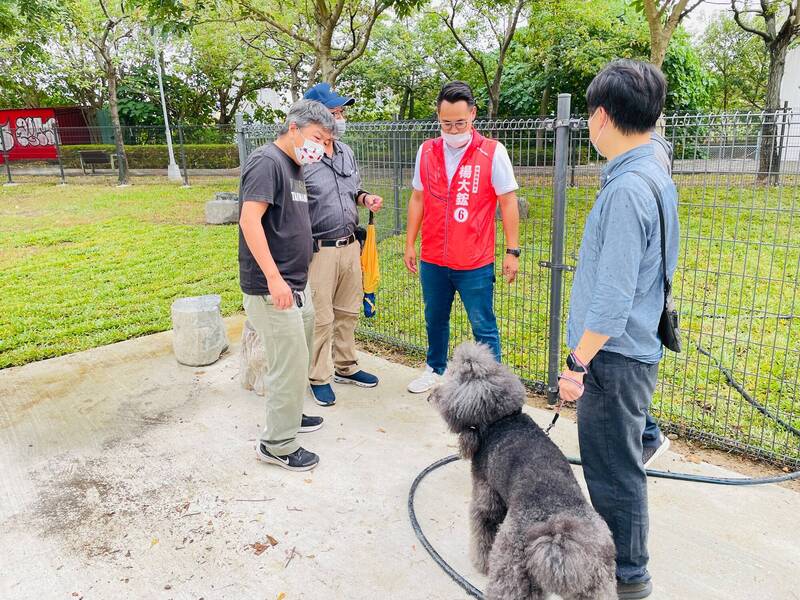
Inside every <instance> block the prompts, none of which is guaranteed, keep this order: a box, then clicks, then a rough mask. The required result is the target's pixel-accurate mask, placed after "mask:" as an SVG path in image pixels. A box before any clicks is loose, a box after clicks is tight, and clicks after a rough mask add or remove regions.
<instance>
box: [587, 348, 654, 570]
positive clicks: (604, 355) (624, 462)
mask: <svg viewBox="0 0 800 600" xmlns="http://www.w3.org/2000/svg"><path fill="white" fill-rule="evenodd" d="M657 375H658V364H657V363H656V364H648V363H643V362H640V361H638V360H634V359H632V358H628V357H626V356H623V355H621V354H617V353H614V352H605V351H601V352H598V353H597V356H595V357H594V359H593V360H592V363H591V367H590V369H589V373H587V374H586V375H585V376H584V379H583V382H584V385H585V388H584V392H583V396H582V397H581V399H580V400H579V401H578V441H579V442H580V449H581V461H582V462H583V474H584V477H585V478H586V485H587V487H588V488H589V496H590V498H591V500H592V506H594V508H595V510H597V512H598V513H600V516H601V517H603V519H605V521H606V523H608V527H609V529H611V534H612V535H613V537H614V545H615V546H616V549H617V578H618V579H619V580H620V581H622V582H624V583H638V582H643V581H648V580H649V579H650V574H649V573H648V572H647V563H648V560H649V555H648V552H647V536H648V530H649V515H648V510H647V476H646V475H645V472H644V465H643V464H642V435H643V433H644V429H645V423H646V421H647V414H648V411H649V409H650V403H651V401H652V398H653V391H654V390H655V387H656V376H657Z"/></svg>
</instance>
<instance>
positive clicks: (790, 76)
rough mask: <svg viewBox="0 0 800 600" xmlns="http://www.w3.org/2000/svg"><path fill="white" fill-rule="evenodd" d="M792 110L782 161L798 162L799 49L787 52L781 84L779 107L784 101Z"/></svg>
mask: <svg viewBox="0 0 800 600" xmlns="http://www.w3.org/2000/svg"><path fill="white" fill-rule="evenodd" d="M787 100H788V101H789V106H790V107H791V108H792V109H793V112H792V117H791V121H790V122H791V125H789V126H787V132H786V136H787V137H786V139H785V140H784V149H783V159H784V160H792V161H795V160H800V47H797V48H794V49H792V50H790V51H789V54H788V55H787V56H786V70H785V71H784V73H783V82H782V83H781V106H782V105H783V103H784V102H785V101H787Z"/></svg>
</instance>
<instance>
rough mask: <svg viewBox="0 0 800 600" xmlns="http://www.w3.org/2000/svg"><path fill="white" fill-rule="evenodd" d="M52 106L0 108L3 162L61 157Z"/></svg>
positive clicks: (0, 138) (0, 150) (0, 158)
mask: <svg viewBox="0 0 800 600" xmlns="http://www.w3.org/2000/svg"><path fill="white" fill-rule="evenodd" d="M56 125H57V123H56V117H55V113H54V111H53V109H52V108H33V109H24V110H0V163H2V162H3V161H4V160H5V156H8V160H9V161H14V160H48V159H55V158H58V148H57V146H56V129H55V128H56Z"/></svg>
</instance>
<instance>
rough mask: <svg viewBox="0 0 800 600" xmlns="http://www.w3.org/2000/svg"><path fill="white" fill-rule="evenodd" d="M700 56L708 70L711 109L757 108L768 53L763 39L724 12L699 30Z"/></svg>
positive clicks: (764, 90) (763, 92) (761, 97)
mask: <svg viewBox="0 0 800 600" xmlns="http://www.w3.org/2000/svg"><path fill="white" fill-rule="evenodd" d="M700 56H701V57H702V59H703V62H704V63H705V65H706V67H707V68H708V71H709V78H710V83H711V89H710V92H711V99H710V105H711V108H712V110H714V111H723V112H725V111H730V110H739V109H743V110H761V109H763V108H764V101H765V99H766V95H767V77H768V75H769V55H768V54H767V50H766V48H765V47H764V43H763V42H762V41H761V40H760V39H758V38H757V37H755V36H754V35H752V34H750V33H748V32H747V31H745V30H743V29H742V28H741V27H739V25H738V24H737V23H736V21H734V19H733V17H731V16H730V15H729V14H727V13H722V14H720V15H718V16H717V17H716V18H715V19H714V20H713V21H712V22H711V23H709V26H708V27H707V28H706V30H705V32H704V33H703V36H702V39H701V42H700Z"/></svg>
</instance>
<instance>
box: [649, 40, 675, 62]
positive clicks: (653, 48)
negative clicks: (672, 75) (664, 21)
mask: <svg viewBox="0 0 800 600" xmlns="http://www.w3.org/2000/svg"><path fill="white" fill-rule="evenodd" d="M671 37H672V35H671V33H670V34H667V32H666V31H663V32H659V33H652V31H651V35H650V62H651V63H653V64H654V65H655V66H657V67H658V68H659V69H660V68H661V65H663V64H664V58H665V57H666V56H667V47H668V46H669V40H670V38H671Z"/></svg>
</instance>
